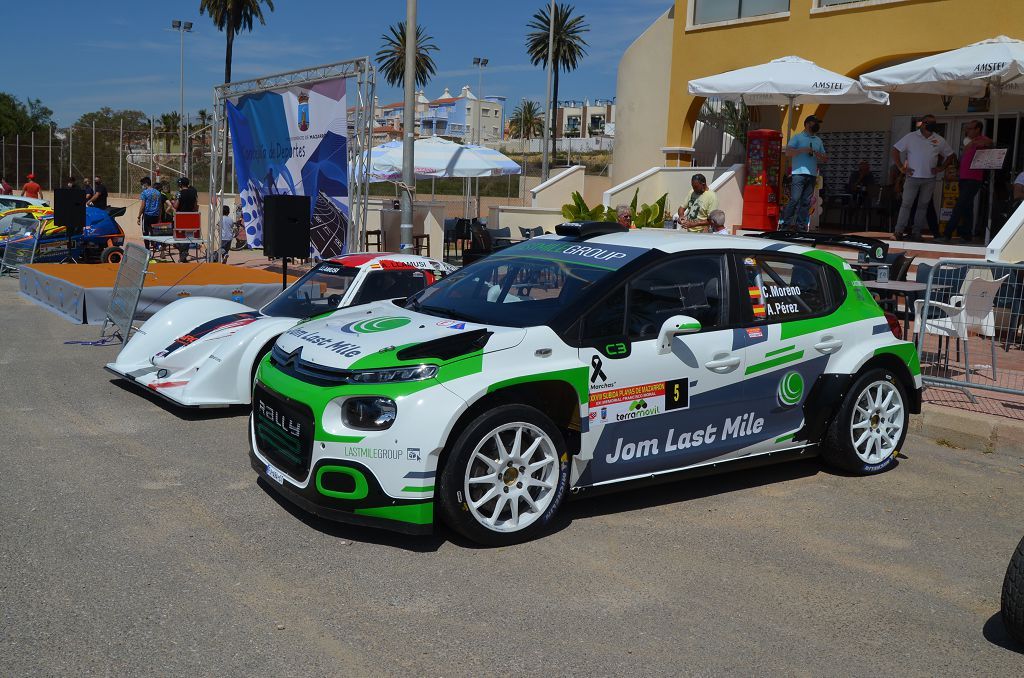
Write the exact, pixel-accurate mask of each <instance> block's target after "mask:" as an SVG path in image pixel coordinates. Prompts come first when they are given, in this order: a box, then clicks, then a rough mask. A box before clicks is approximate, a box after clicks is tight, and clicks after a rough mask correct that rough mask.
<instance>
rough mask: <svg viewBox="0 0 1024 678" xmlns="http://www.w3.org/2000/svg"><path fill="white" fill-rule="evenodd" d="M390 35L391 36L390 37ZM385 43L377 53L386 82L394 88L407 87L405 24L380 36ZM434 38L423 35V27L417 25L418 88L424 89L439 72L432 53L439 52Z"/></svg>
mask: <svg viewBox="0 0 1024 678" xmlns="http://www.w3.org/2000/svg"><path fill="white" fill-rule="evenodd" d="M389 33H390V35H389ZM380 39H381V40H382V41H383V42H382V43H381V48H380V50H378V51H377V66H379V67H380V72H381V74H382V75H383V76H384V80H385V81H386V82H387V83H388V84H389V85H391V86H392V87H401V86H403V85H405V22H404V21H399V22H398V23H397V24H394V25H393V26H389V27H388V33H385V34H383V35H382V36H380ZM433 40H434V38H433V37H431V36H429V35H424V34H423V26H420V25H419V24H416V86H417V87H423V86H425V85H426V84H427V82H429V81H430V78H431V76H433V75H434V74H435V73H436V72H437V66H436V64H434V58H433V57H432V56H430V53H431V52H436V51H438V47H437V45H435V44H434V43H433Z"/></svg>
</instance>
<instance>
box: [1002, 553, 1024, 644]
mask: <svg viewBox="0 0 1024 678" xmlns="http://www.w3.org/2000/svg"><path fill="white" fill-rule="evenodd" d="M999 607H1000V613H1001V614H1002V616H1003V624H1004V625H1005V626H1006V630H1007V631H1009V633H1010V635H1011V636H1013V637H1014V639H1016V641H1017V642H1018V643H1020V644H1021V645H1024V539H1021V540H1020V543H1019V544H1017V550H1016V551H1014V552H1013V556H1012V557H1011V558H1010V564H1009V565H1007V566H1006V576H1004V577H1003V594H1002V599H1001V604H1000V606H999Z"/></svg>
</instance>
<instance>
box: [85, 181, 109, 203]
mask: <svg viewBox="0 0 1024 678" xmlns="http://www.w3.org/2000/svg"><path fill="white" fill-rule="evenodd" d="M85 204H86V205H91V206H92V207H98V208H100V209H101V210H105V209H107V187H106V186H105V185H104V184H103V181H101V180H100V178H99V177H93V185H92V195H91V196H89V201H88V202H87V203H85Z"/></svg>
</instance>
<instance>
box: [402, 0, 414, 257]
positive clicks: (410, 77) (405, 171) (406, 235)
mask: <svg viewBox="0 0 1024 678" xmlns="http://www.w3.org/2000/svg"><path fill="white" fill-rule="evenodd" d="M402 80H403V84H404V85H405V104H404V106H405V108H404V109H403V110H402V127H403V129H402V183H403V184H405V187H404V190H403V191H402V222H401V227H400V230H399V232H400V234H401V247H400V248H399V251H403V250H407V249H409V248H411V247H412V192H413V190H414V189H415V188H416V174H415V172H414V171H413V170H414V168H415V167H416V165H415V162H414V158H413V153H414V152H415V146H414V145H413V143H414V142H415V139H416V137H415V135H416V110H415V105H416V0H405V75H404V76H403V79H402Z"/></svg>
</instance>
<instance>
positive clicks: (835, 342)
mask: <svg viewBox="0 0 1024 678" xmlns="http://www.w3.org/2000/svg"><path fill="white" fill-rule="evenodd" d="M842 347H843V340H842V339H833V338H832V337H825V338H824V339H822V340H821V341H819V342H818V343H817V344H815V345H814V349H815V350H816V351H818V352H820V353H825V354H826V355H827V354H829V353H835V352H836V351H838V350H839V349H841V348H842Z"/></svg>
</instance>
